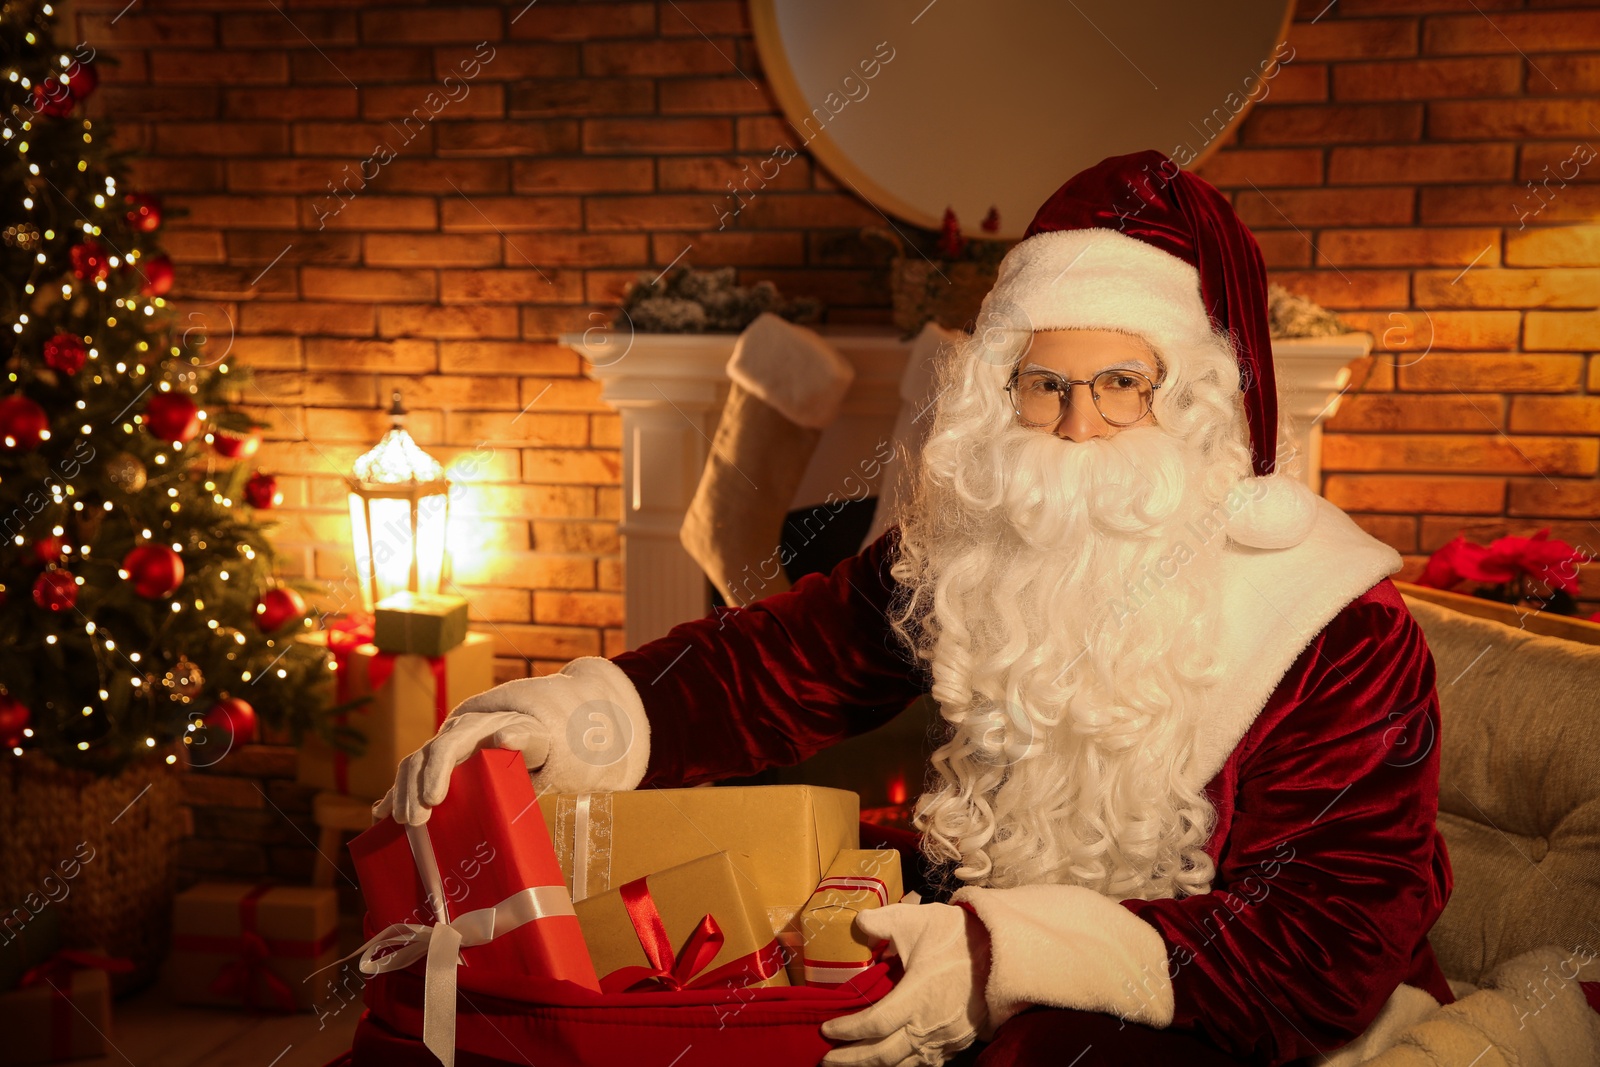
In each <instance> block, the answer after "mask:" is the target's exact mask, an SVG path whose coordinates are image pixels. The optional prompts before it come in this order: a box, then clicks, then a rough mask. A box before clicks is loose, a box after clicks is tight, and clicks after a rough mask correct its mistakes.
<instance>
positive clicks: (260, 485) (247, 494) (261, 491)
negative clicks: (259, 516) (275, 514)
mask: <svg viewBox="0 0 1600 1067" xmlns="http://www.w3.org/2000/svg"><path fill="white" fill-rule="evenodd" d="M244 498H245V499H246V500H247V501H249V502H250V506H251V507H253V508H258V509H260V510H262V511H265V510H267V509H268V508H275V507H277V506H278V505H279V504H281V503H283V493H282V491H280V490H279V489H278V479H277V477H276V476H275V475H271V474H263V473H262V472H261V471H256V472H255V473H254V474H252V475H251V476H250V480H249V481H248V482H245V483H244Z"/></svg>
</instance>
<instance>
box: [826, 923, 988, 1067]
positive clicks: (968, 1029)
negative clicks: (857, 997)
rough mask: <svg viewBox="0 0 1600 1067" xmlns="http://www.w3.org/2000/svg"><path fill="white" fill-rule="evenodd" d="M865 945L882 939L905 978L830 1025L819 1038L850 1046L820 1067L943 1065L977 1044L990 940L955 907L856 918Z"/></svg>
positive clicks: (980, 925)
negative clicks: (864, 936)
mask: <svg viewBox="0 0 1600 1067" xmlns="http://www.w3.org/2000/svg"><path fill="white" fill-rule="evenodd" d="M856 928H857V929H859V930H860V931H861V932H862V933H863V934H865V935H867V937H868V939H869V940H870V941H874V942H876V941H881V940H884V939H887V940H888V941H889V942H890V946H891V949H892V952H893V954H894V955H897V956H899V957H900V963H901V966H902V967H903V968H904V970H905V975H904V976H903V977H902V978H901V979H900V981H899V982H898V983H896V985H895V987H894V988H893V989H891V990H890V991H889V992H888V993H887V994H886V995H885V996H884V997H883V999H882V1000H880V1001H878V1002H877V1003H876V1004H873V1005H872V1006H870V1007H868V1008H864V1009H862V1010H861V1011H858V1012H856V1013H855V1014H853V1015H844V1016H840V1017H839V1018H837V1019H829V1020H828V1021H827V1022H825V1023H823V1024H822V1036H823V1037H825V1038H827V1039H828V1040H829V1041H853V1042H855V1044H851V1045H845V1046H843V1047H840V1048H836V1049H834V1050H832V1051H831V1052H829V1053H828V1054H827V1055H826V1056H824V1057H823V1058H822V1067H915V1065H919V1064H927V1065H936V1064H941V1063H944V1062H945V1061H946V1060H948V1059H950V1058H951V1057H953V1056H954V1055H955V1054H956V1053H957V1052H960V1051H961V1050H962V1049H964V1048H966V1047H967V1046H968V1045H970V1044H972V1043H973V1041H975V1040H976V1039H977V1036H978V1030H979V1027H981V1026H982V1025H983V1022H984V1019H985V1017H986V1012H987V1009H986V1007H985V1003H984V997H983V989H984V983H985V981H986V980H987V978H988V974H989V934H988V931H987V930H986V929H985V928H984V925H983V923H981V922H979V921H978V919H977V917H976V916H974V915H971V914H969V913H968V912H967V911H966V910H965V909H963V908H961V907H958V906H956V905H954V904H890V905H889V906H888V907H884V908H873V909H869V910H867V911H863V912H861V914H859V915H857V916H856Z"/></svg>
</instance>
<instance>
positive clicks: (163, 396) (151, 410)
mask: <svg viewBox="0 0 1600 1067" xmlns="http://www.w3.org/2000/svg"><path fill="white" fill-rule="evenodd" d="M144 424H145V425H146V426H148V427H150V432H151V433H152V434H154V435H155V436H156V437H159V438H160V439H161V440H163V441H190V440H193V439H194V435H195V434H197V433H199V432H200V409H199V408H198V407H196V406H195V403H194V398H193V397H191V396H189V395H188V394H187V393H157V394H156V395H155V396H153V397H151V398H150V403H149V404H147V405H145V409H144Z"/></svg>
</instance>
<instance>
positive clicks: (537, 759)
mask: <svg viewBox="0 0 1600 1067" xmlns="http://www.w3.org/2000/svg"><path fill="white" fill-rule="evenodd" d="M525 680H532V679H525ZM458 710H459V709H458ZM480 748H511V749H517V750H519V751H520V752H521V753H522V759H523V762H525V763H526V764H527V765H528V770H529V771H530V772H532V771H537V770H538V769H539V768H540V767H543V766H544V763H545V760H546V758H548V756H549V753H550V737H549V735H548V734H547V733H546V732H545V729H544V727H543V726H542V725H540V723H539V720H538V719H535V718H533V717H532V716H530V715H524V714H523V713H521V712H518V711H492V712H478V713H469V714H466V715H456V714H452V715H451V716H450V717H449V718H448V719H446V720H445V721H444V723H443V725H441V726H440V727H439V732H438V733H437V734H434V735H433V738H432V739H431V740H430V741H428V743H427V744H425V745H423V746H422V747H421V748H419V749H417V750H416V751H415V752H413V753H411V755H409V756H407V757H406V758H405V759H403V760H401V761H400V770H399V772H398V773H397V774H396V775H395V780H394V785H392V786H390V787H389V791H388V792H387V793H385V794H384V795H383V799H382V800H380V801H378V803H377V804H376V805H375V806H374V807H373V809H372V814H373V817H374V818H377V819H382V818H384V817H385V816H387V815H390V814H393V815H394V818H395V821H396V822H398V823H405V824H411V825H416V826H420V825H422V824H423V823H425V822H427V821H428V816H429V815H431V814H432V812H431V811H430V810H429V809H431V808H434V807H437V806H438V804H439V802H440V801H441V800H443V799H444V797H445V793H446V792H448V791H449V789H450V774H451V772H453V771H454V770H455V769H456V767H458V766H459V765H461V764H462V763H465V762H466V761H467V759H468V758H470V757H471V756H472V754H473V753H474V752H476V751H478V749H480Z"/></svg>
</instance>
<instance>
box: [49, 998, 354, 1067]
mask: <svg viewBox="0 0 1600 1067" xmlns="http://www.w3.org/2000/svg"><path fill="white" fill-rule="evenodd" d="M112 1013H113V1020H112V1030H111V1033H110V1034H109V1035H108V1037H109V1038H110V1042H109V1047H110V1054H109V1055H107V1056H105V1057H103V1058H101V1059H94V1060H73V1061H72V1063H73V1065H74V1067H91V1065H99V1064H106V1065H112V1064H115V1065H116V1067H127V1065H129V1064H131V1065H132V1067H191V1065H199V1064H204V1065H205V1067H322V1065H323V1064H325V1063H327V1062H328V1061H329V1060H331V1059H333V1058H334V1057H335V1056H337V1055H339V1054H340V1053H341V1052H344V1051H345V1050H347V1049H349V1047H350V1035H351V1034H352V1033H353V1032H354V1031H355V1026H356V1019H358V1018H359V1017H360V1015H361V1005H360V1003H359V1002H355V1003H351V1004H348V1005H346V1006H345V1008H344V1010H342V1011H340V1012H337V1013H335V1014H331V1015H325V1016H323V1017H322V1019H321V1020H320V1021H319V1019H318V1017H317V1016H316V1015H313V1014H312V1013H310V1012H306V1013H305V1014H302V1015H251V1014H248V1013H246V1012H241V1011H231V1010H229V1009H226V1008H191V1007H184V1006H180V1005H176V1004H173V1003H172V1000H171V998H170V996H169V995H168V994H167V992H166V991H165V990H164V989H162V988H161V987H160V986H159V985H158V986H154V987H152V988H150V989H147V990H145V991H144V992H143V993H140V994H137V995H135V996H133V997H131V998H129V999H127V1000H121V1001H118V1002H117V1003H116V1004H115V1005H114V1007H113V1009H112Z"/></svg>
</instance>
